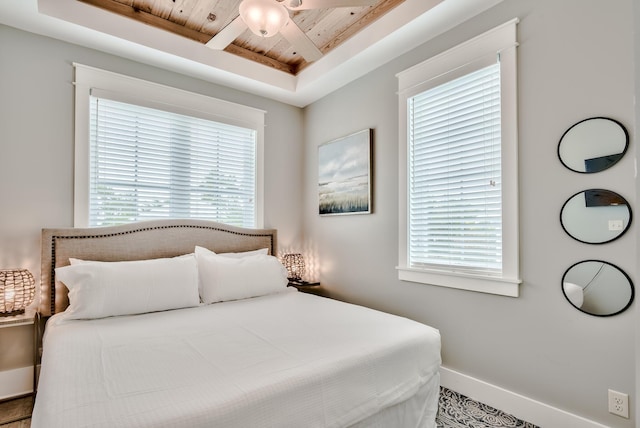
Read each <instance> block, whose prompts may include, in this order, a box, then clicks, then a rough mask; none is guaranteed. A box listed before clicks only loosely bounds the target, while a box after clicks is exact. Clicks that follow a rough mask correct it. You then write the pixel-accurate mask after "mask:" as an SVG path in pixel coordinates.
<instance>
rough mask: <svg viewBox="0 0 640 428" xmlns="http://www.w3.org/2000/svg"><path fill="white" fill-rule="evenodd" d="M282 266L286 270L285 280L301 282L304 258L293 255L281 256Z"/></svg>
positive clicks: (300, 255) (297, 254) (296, 254)
mask: <svg viewBox="0 0 640 428" xmlns="http://www.w3.org/2000/svg"><path fill="white" fill-rule="evenodd" d="M282 264H283V265H284V267H285V268H286V269H287V278H288V279H290V280H301V279H302V276H303V275H304V269H305V267H304V257H302V254H299V253H293V254H285V255H284V256H282Z"/></svg>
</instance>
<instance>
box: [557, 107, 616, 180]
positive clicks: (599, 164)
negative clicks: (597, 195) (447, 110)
mask: <svg viewBox="0 0 640 428" xmlns="http://www.w3.org/2000/svg"><path fill="white" fill-rule="evenodd" d="M628 147H629V133H628V132H627V130H626V128H625V127H624V126H623V125H622V124H621V123H620V122H618V121H616V120H613V119H609V118H606V117H592V118H589V119H585V120H582V121H580V122H578V123H576V124H574V125H573V126H571V128H569V129H568V130H567V131H566V132H565V133H564V134H563V135H562V137H561V138H560V143H559V144H558V157H559V158H560V161H561V162H562V164H563V165H564V166H566V167H567V168H569V169H570V170H572V171H575V172H580V173H585V174H588V173H594V172H600V171H604V170H605V169H607V168H610V167H611V166H613V165H615V163H616V162H618V161H619V160H620V159H621V158H622V156H624V154H625V152H626V151H627V148H628Z"/></svg>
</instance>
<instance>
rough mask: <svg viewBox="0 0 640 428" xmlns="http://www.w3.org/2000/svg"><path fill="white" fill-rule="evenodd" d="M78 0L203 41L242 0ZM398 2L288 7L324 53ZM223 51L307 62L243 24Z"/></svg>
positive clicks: (290, 67)
mask: <svg viewBox="0 0 640 428" xmlns="http://www.w3.org/2000/svg"><path fill="white" fill-rule="evenodd" d="M78 1H81V2H84V3H88V4H91V5H93V6H97V7H100V8H103V9H106V10H108V11H110V12H113V13H117V14H119V15H122V16H124V17H128V18H132V19H135V20H136V21H139V22H141V23H144V24H148V25H151V26H154V27H157V28H161V29H163V30H166V31H170V32H172V33H175V34H177V35H180V36H183V37H188V38H190V39H193V40H196V41H198V42H200V43H203V44H204V43H206V42H208V41H209V40H211V38H212V37H213V36H215V35H216V34H217V33H218V32H219V31H220V30H222V29H223V28H224V27H225V26H226V25H227V24H229V23H230V22H231V21H233V20H234V19H235V18H236V17H237V16H238V6H239V4H240V1H241V0H78ZM274 1H282V0H274ZM402 2H404V0H377V1H375V3H373V4H372V5H371V6H365V7H340V8H334V9H311V10H299V11H290V12H289V13H290V16H291V18H292V19H293V21H294V22H295V23H296V24H297V25H298V26H299V27H300V28H301V29H302V30H303V31H304V32H305V33H306V34H307V36H308V37H309V38H310V39H311V40H312V41H313V42H314V44H315V45H316V46H317V47H318V48H319V49H320V50H321V51H322V53H323V54H326V53H327V52H329V51H331V50H332V49H334V48H335V47H336V46H339V45H340V44H341V43H343V42H344V41H345V40H347V39H348V38H349V37H351V36H353V35H354V34H356V33H357V32H359V31H361V30H362V29H364V28H365V27H367V26H368V25H370V24H371V23H372V22H374V21H375V20H376V19H378V18H380V17H381V16H383V15H384V14H385V13H387V12H389V11H390V10H391V9H393V8H394V7H396V6H398V5H399V4H401V3H402ZM225 51H227V52H230V53H232V54H235V55H239V56H241V57H244V58H247V59H249V60H252V61H256V62H259V63H261V64H264V65H267V66H269V67H273V68H275V69H278V70H281V71H284V72H286V73H290V74H293V75H295V74H297V73H298V72H300V71H301V70H302V69H304V68H305V67H306V66H307V65H308V64H309V63H308V62H306V61H305V60H304V58H302V57H301V56H300V55H299V54H298V53H297V52H296V51H295V49H294V48H293V47H292V46H291V45H290V44H289V43H288V42H287V41H286V40H285V39H284V38H283V37H282V36H280V34H277V35H275V36H273V37H269V38H262V37H258V36H256V35H254V34H253V33H252V32H251V31H250V30H248V29H247V30H246V31H245V32H244V33H242V34H241V35H240V36H239V37H238V38H237V39H236V40H235V41H234V42H233V43H232V44H230V45H229V46H227V48H226V49H225Z"/></svg>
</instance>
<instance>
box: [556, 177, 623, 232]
mask: <svg viewBox="0 0 640 428" xmlns="http://www.w3.org/2000/svg"><path fill="white" fill-rule="evenodd" d="M560 223H561V224H562V228H563V229H564V230H565V232H567V233H568V234H569V236H571V237H572V238H574V239H576V240H577V241H580V242H584V243H586V244H604V243H606V242H611V241H613V240H614V239H617V238H619V237H620V236H622V235H623V234H624V233H625V232H626V231H627V230H628V229H629V225H631V207H630V206H629V203H628V202H627V200H626V199H625V198H623V197H622V196H620V195H619V194H617V193H615V192H612V191H610V190H604V189H588V190H584V191H582V192H578V193H576V194H575V195H573V196H572V197H570V198H569V199H568V200H567V202H565V203H564V205H563V206H562V210H561V211H560Z"/></svg>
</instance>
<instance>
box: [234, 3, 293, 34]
mask: <svg viewBox="0 0 640 428" xmlns="http://www.w3.org/2000/svg"><path fill="white" fill-rule="evenodd" d="M239 11H240V16H241V17H242V20H243V21H244V22H245V24H247V27H249V29H250V30H251V32H253V33H254V34H255V35H257V36H260V37H271V36H275V35H276V34H277V33H278V31H280V29H281V28H282V27H283V26H284V25H285V24H286V23H287V21H288V20H289V12H287V9H286V8H285V7H284V6H283V5H282V4H280V3H276V2H274V1H273V0H242V3H240V6H239Z"/></svg>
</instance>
